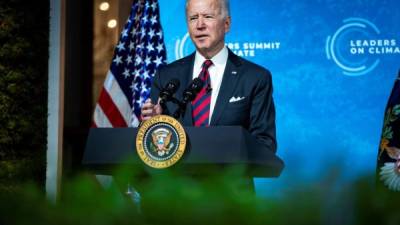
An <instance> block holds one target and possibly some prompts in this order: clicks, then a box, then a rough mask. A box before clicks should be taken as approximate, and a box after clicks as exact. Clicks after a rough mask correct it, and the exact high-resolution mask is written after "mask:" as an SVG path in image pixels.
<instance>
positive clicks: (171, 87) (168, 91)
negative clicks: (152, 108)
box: [159, 78, 180, 104]
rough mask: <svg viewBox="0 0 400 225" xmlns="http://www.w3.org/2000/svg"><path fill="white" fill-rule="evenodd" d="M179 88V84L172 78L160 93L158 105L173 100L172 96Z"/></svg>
mask: <svg viewBox="0 0 400 225" xmlns="http://www.w3.org/2000/svg"><path fill="white" fill-rule="evenodd" d="M179 86H180V82H179V80H178V79H176V78H174V79H172V80H170V81H169V82H168V83H167V84H166V85H165V87H164V88H163V89H162V90H161V92H160V95H159V97H160V104H165V103H166V102H168V101H171V100H172V99H173V97H172V96H173V95H174V94H175V92H176V91H177V90H178V88H179Z"/></svg>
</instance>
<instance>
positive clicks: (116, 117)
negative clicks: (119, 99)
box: [99, 89, 128, 127]
mask: <svg viewBox="0 0 400 225" xmlns="http://www.w3.org/2000/svg"><path fill="white" fill-rule="evenodd" d="M99 106H100V107H101V108H102V109H103V112H104V115H106V117H108V118H113V120H112V121H110V122H111V124H112V126H113V127H126V126H127V125H128V124H126V122H125V120H124V118H123V117H122V115H121V113H120V111H119V110H118V108H117V107H116V106H115V104H114V102H113V101H112V99H111V97H110V95H109V94H108V92H107V91H105V89H103V91H102V92H101V93H100V99H99Z"/></svg>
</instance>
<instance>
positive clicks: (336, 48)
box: [160, 0, 400, 195]
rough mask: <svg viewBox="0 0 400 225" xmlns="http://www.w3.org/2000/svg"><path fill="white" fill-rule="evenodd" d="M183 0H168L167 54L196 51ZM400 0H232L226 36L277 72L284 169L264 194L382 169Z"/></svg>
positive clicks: (164, 9) (399, 58) (260, 183)
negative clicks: (380, 160)
mask: <svg viewBox="0 0 400 225" xmlns="http://www.w3.org/2000/svg"><path fill="white" fill-rule="evenodd" d="M184 4H185V1H184V0H176V1H168V0H160V9H161V11H160V12H161V22H162V26H163V29H164V34H165V41H166V46H167V57H168V61H169V62H171V61H174V60H176V59H178V58H181V57H183V56H186V55H188V54H190V53H191V52H192V51H194V47H193V45H192V44H191V41H190V39H189V38H188V35H187V28H186V22H185V13H184ZM399 8H400V2H399V1H398V0H376V1H374V0H368V1H367V0H361V1H348V0H346V1H345V0H335V1H333V0H315V1H292V0H280V1H273V0H252V1H240V0H231V16H232V27H231V31H230V32H229V33H228V35H227V39H226V43H227V45H228V47H230V48H231V49H232V50H233V51H235V52H236V53H237V54H238V55H241V56H244V57H245V58H247V59H249V60H251V61H253V62H255V63H258V64H260V65H263V66H264V67H266V68H268V69H269V70H270V71H271V72H272V75H273V83H274V99H275V104H276V110H277V139H278V155H279V156H280V157H281V158H282V159H283V160H284V161H285V163H286V168H285V170H284V172H283V173H282V175H281V177H280V178H278V179H256V188H257V193H258V194H259V195H271V194H274V193H275V194H276V193H282V191H281V190H282V189H290V188H293V187H296V186H297V185H307V184H318V183H320V182H321V181H322V180H325V178H326V177H327V174H328V173H330V172H332V171H333V170H332V169H333V167H334V168H335V171H334V172H335V174H336V175H337V176H336V177H335V179H337V180H339V181H344V182H347V181H351V180H353V179H354V178H357V177H359V176H361V175H364V174H368V173H373V172H374V170H375V166H376V156H377V152H378V145H379V139H380V133H381V128H382V123H383V111H384V108H385V105H386V102H387V99H388V96H389V94H390V90H391V88H392V85H393V83H394V79H395V77H396V74H397V71H398V69H399V68H400V49H399V48H400V38H399V37H400V36H399V34H400V23H399V21H400V14H399V13H398V12H397V11H398V9H399Z"/></svg>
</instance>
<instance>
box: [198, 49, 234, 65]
mask: <svg viewBox="0 0 400 225" xmlns="http://www.w3.org/2000/svg"><path fill="white" fill-rule="evenodd" d="M205 60H206V58H205V57H204V56H202V55H201V54H200V52H198V51H196V56H195V59H194V66H195V68H201V65H202V64H203V62H204V61H205ZM227 60H228V48H227V47H226V46H224V47H223V48H222V49H221V50H220V51H219V52H218V53H217V54H216V55H215V56H214V57H212V58H211V61H212V62H213V64H214V65H215V66H216V67H219V66H224V65H225V64H226V61H227Z"/></svg>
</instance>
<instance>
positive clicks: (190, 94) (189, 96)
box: [174, 77, 204, 119]
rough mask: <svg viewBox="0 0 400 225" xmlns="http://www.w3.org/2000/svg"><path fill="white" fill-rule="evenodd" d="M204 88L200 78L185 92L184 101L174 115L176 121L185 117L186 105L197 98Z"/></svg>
mask: <svg viewBox="0 0 400 225" xmlns="http://www.w3.org/2000/svg"><path fill="white" fill-rule="evenodd" d="M203 86H204V82H203V81H202V80H201V79H200V78H198V77H197V78H195V79H193V80H192V82H190V84H189V86H188V87H187V88H186V89H185V90H184V91H183V94H182V101H181V102H180V103H179V104H178V106H179V107H178V109H176V111H175V113H174V117H175V118H176V119H178V118H179V117H180V116H181V115H182V116H184V115H185V111H186V105H187V104H188V103H189V102H191V101H193V100H194V99H195V98H196V96H197V94H198V93H199V92H200V91H201V89H202V88H203Z"/></svg>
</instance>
